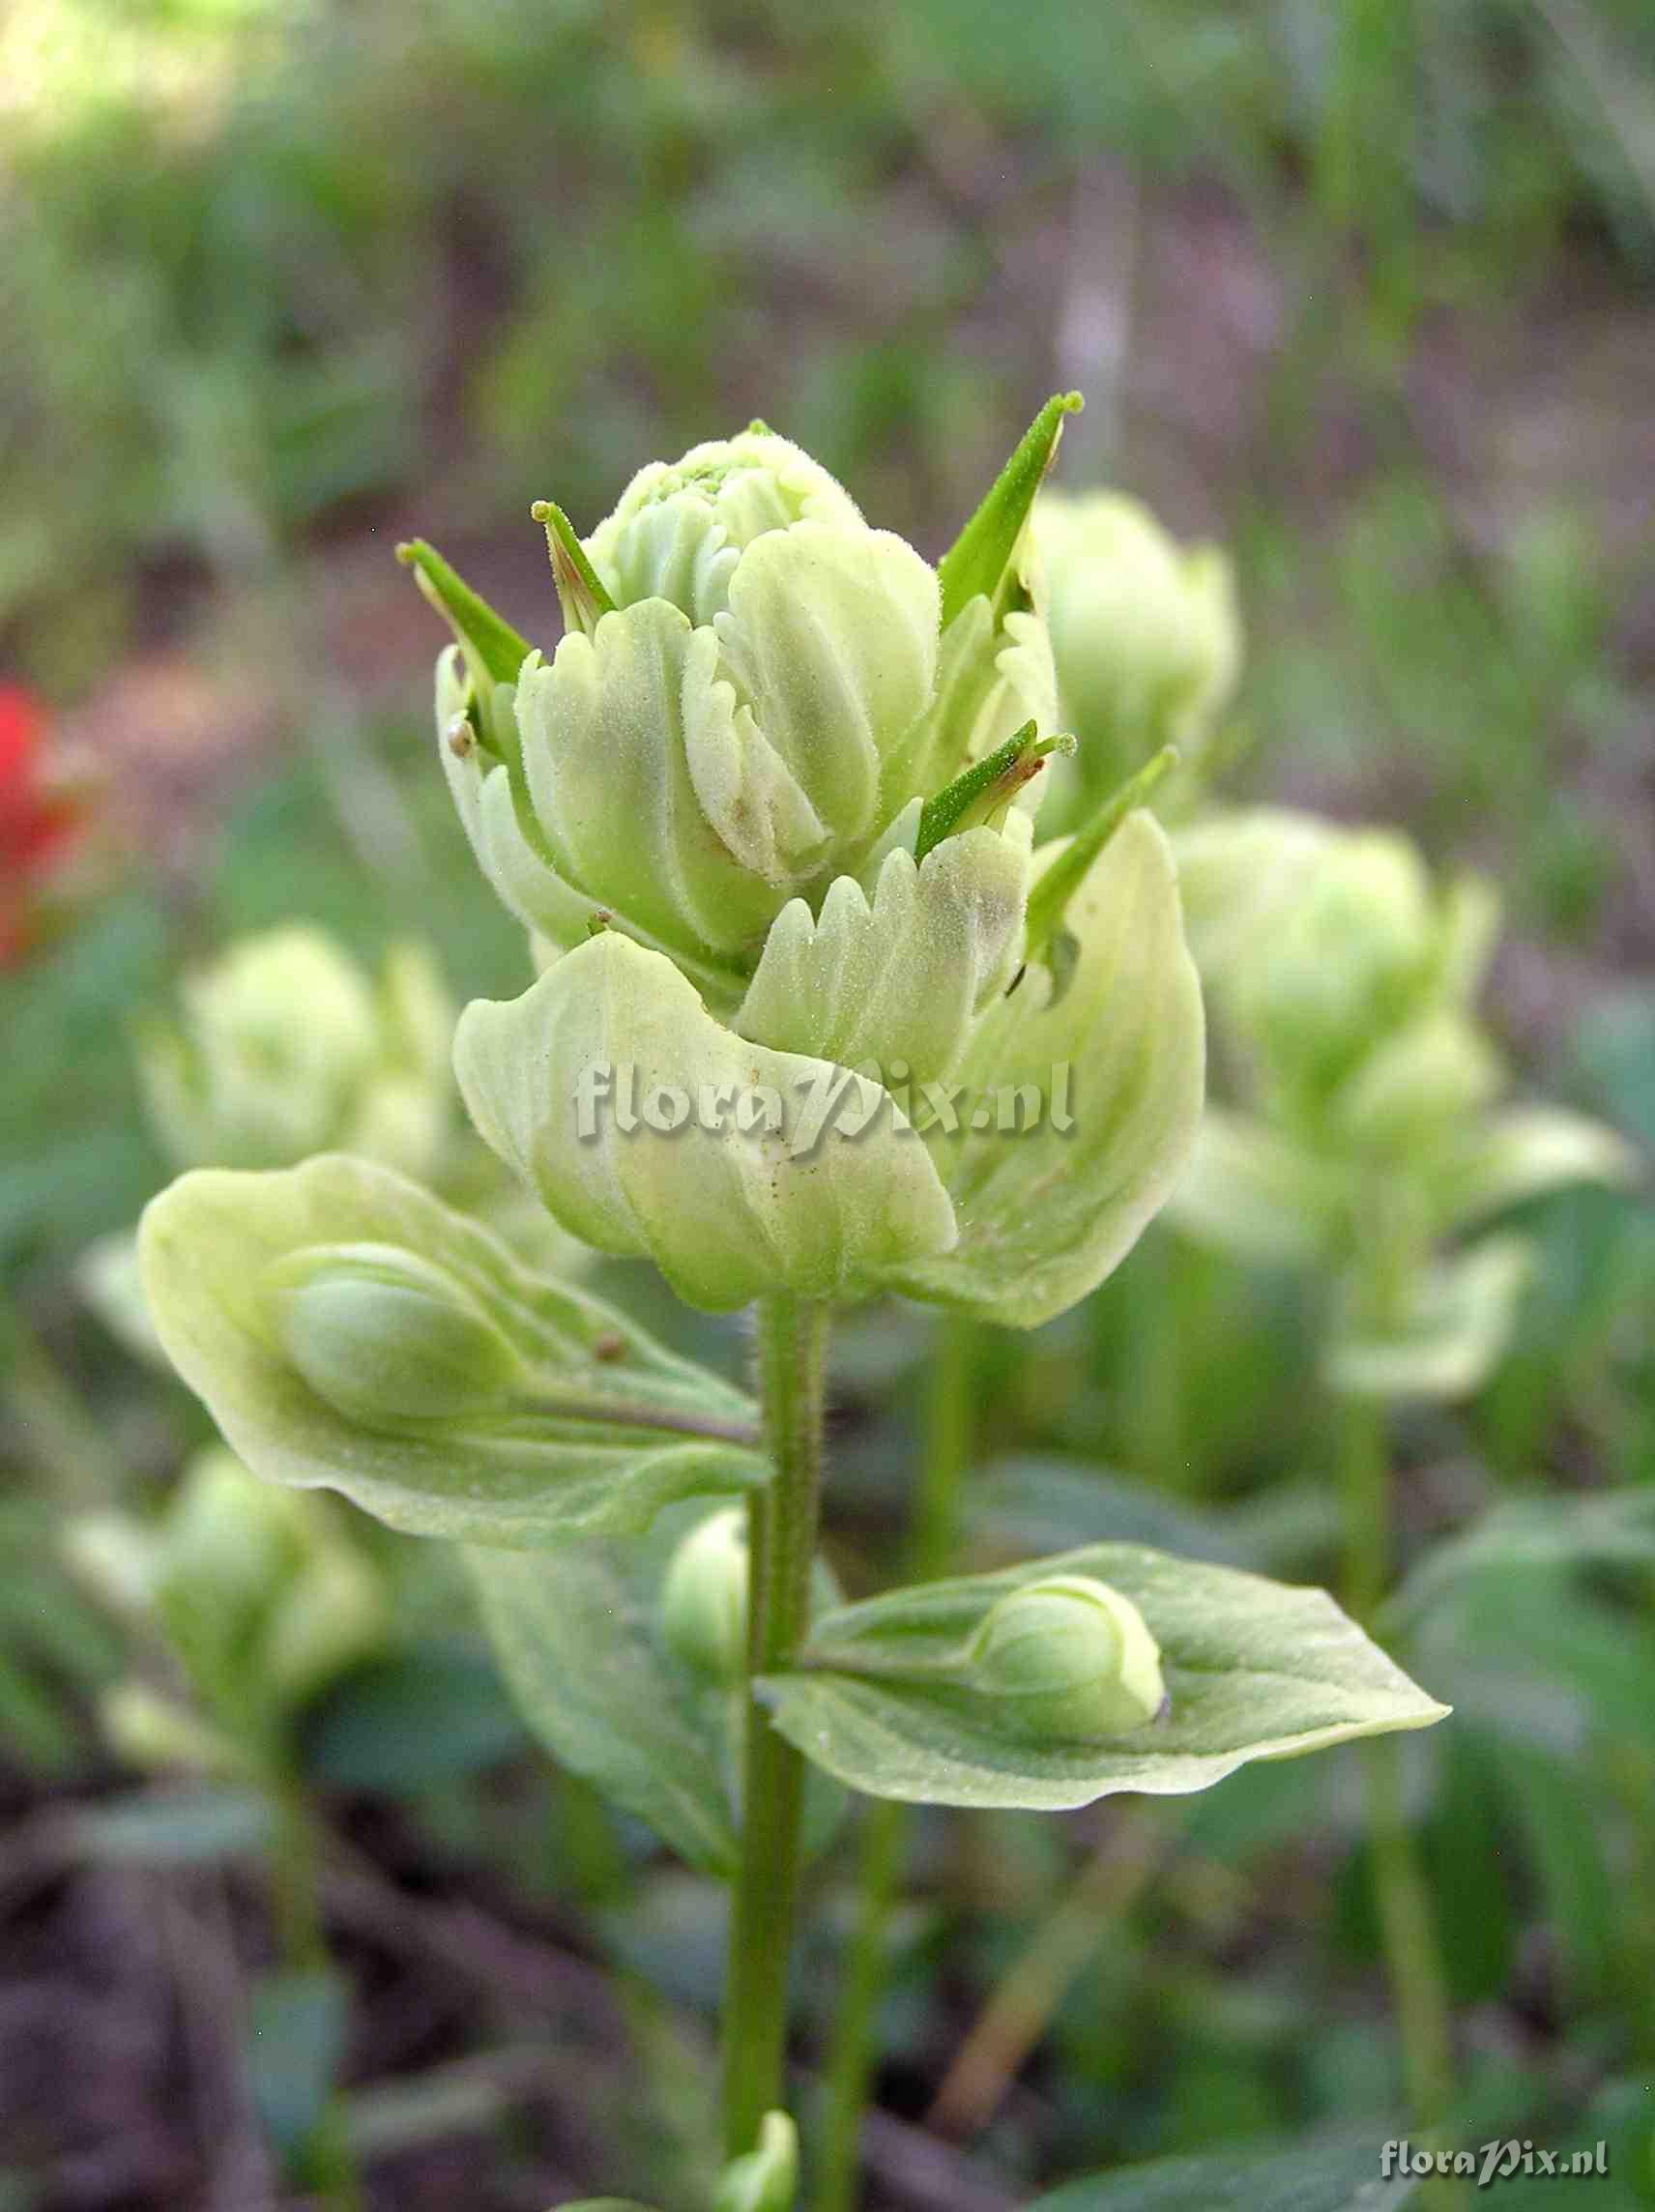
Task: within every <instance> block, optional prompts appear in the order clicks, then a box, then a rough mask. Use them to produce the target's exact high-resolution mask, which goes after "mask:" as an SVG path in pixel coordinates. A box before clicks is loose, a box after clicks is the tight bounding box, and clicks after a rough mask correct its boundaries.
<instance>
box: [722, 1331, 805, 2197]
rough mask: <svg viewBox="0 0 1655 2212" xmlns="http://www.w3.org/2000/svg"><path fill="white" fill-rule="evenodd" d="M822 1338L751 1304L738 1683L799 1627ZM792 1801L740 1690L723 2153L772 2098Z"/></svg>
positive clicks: (783, 1748)
mask: <svg viewBox="0 0 1655 2212" xmlns="http://www.w3.org/2000/svg"><path fill="white" fill-rule="evenodd" d="M827 1329H828V1312H827V1307H826V1306H824V1305H818V1304H814V1303H811V1302H809V1301H807V1300H804V1299H800V1298H795V1297H791V1296H788V1295H779V1294H778V1295H776V1296H774V1297H769V1298H766V1299H764V1300H762V1301H761V1303H760V1306H759V1309H758V1383H759V1395H760V1399H761V1401H762V1404H763V1407H764V1416H765V1437H766V1441H767V1442H768V1444H769V1452H770V1458H771V1461H772V1463H773V1467H774V1473H773V1474H772V1476H771V1479H770V1481H769V1485H768V1486H767V1487H766V1488H765V1489H763V1490H758V1491H755V1492H754V1493H753V1496H752V1498H751V1499H750V1500H749V1502H748V1506H747V1513H748V1529H749V1535H748V1547H747V1549H748V1558H749V1578H750V1579H749V1583H748V1618H747V1673H748V1675H749V1677H750V1676H753V1675H757V1674H768V1673H769V1671H770V1669H771V1668H773V1667H776V1666H779V1665H781V1664H782V1663H783V1662H785V1661H786V1660H787V1659H789V1658H790V1657H791V1656H792V1654H793V1652H794V1650H795V1648H796V1647H797V1646H798V1644H799V1643H800V1642H801V1641H802V1639H803V1637H804V1634H805V1631H806V1630H807V1629H808V1627H809V1624H810V1570H811V1566H812V1563H813V1561H814V1559H815V1556H816V1524H817V1513H818V1500H819V1494H820V1491H821V1485H822V1402H823V1392H824V1387H825V1376H826V1369H827ZM803 1796H804V1762H803V1761H802V1760H801V1759H800V1757H799V1755H798V1752H797V1751H795V1750H794V1748H793V1746H792V1745H791V1744H790V1743H788V1742H786V1741H785V1739H784V1738H783V1737H782V1736H780V1735H778V1734H777V1732H776V1731H775V1730H774V1729H773V1728H771V1726H770V1724H769V1716H768V1715H767V1714H766V1712H765V1710H764V1708H763V1707H762V1706H761V1705H760V1704H759V1703H757V1702H756V1701H755V1700H754V1699H753V1698H752V1697H751V1696H750V1695H749V1697H748V1699H747V1709H746V1734H745V1744H744V1753H743V1761H742V1790H741V1863H740V1868H739V1870H738V1872H737V1876H736V1891H735V1897H734V1900H733V1904H732V1909H731V1914H730V1964H729V1974H728V1979H727V1982H726V1986H725V1993H724V2141H725V2149H726V2151H727V2153H728V2154H729V2155H730V2156H731V2157H733V2158H734V2157H740V2155H741V2153H742V2152H744V2151H749V2150H751V2149H752V2148H753V2145H754V2143H755V2141H756V2140H757V2138H758V2132H759V2122H760V2121H761V2120H762V2119H763V2118H764V2116H765V2114H766V2113H767V2112H768V2111H770V2110H773V2109H774V2108H776V2107H778V2106H780V2105H781V2104H782V2103H783V2101H784V2100H783V2095H782V2077H783V2061H784V2056H785V2052H786V2042H787V1985H788V1965H789V1961H790V1958H791V1954H792V1950H793V1933H794V1911H795V1905H796V1901H797V1896H798V1832H799V1814H800V1809H801V1806H802V1803H803Z"/></svg>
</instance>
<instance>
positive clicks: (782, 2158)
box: [712, 2112, 798, 2212]
mask: <svg viewBox="0 0 1655 2212" xmlns="http://www.w3.org/2000/svg"><path fill="white" fill-rule="evenodd" d="M797 2201H798V2129H797V2128H796V2127H795V2126H794V2124H793V2122H792V2120H791V2119H789V2117H788V2115H787V2114H786V2113H785V2112H767V2113H766V2114H765V2116H764V2118H763V2119H762V2120H761V2121H760V2123H759V2139H758V2141H757V2143H756V2144H755V2145H754V2146H753V2148H752V2149H751V2150H749V2151H743V2152H742V2154H741V2156H740V2158H735V2159H732V2160H731V2161H730V2164H729V2165H728V2166H727V2167H726V2168H724V2171H723V2173H722V2175H721V2176H720V2178H719V2182H718V2194H717V2195H716V2196H715V2197H713V2199H712V2212H793V2207H794V2205H795V2203H796V2202H797Z"/></svg>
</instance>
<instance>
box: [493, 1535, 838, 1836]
mask: <svg viewBox="0 0 1655 2212" xmlns="http://www.w3.org/2000/svg"><path fill="white" fill-rule="evenodd" d="M718 1510H719V1508H718V1507H717V1506H716V1505H708V1504H703V1503H701V1502H699V1501H697V1502H696V1503H694V1504H691V1505H686V1506H684V1507H682V1508H680V1509H678V1510H677V1511H670V1512H667V1513H665V1514H663V1515H662V1516H661V1517H660V1519H659V1520H658V1521H657V1522H656V1524H655V1526H654V1527H653V1528H651V1529H650V1530H649V1532H648V1534H647V1535H646V1536H645V1537H644V1538H643V1539H642V1541H641V1542H633V1543H628V1544H626V1545H624V1546H623V1545H616V1544H604V1543H596V1542H593V1543H582V1544H571V1545H568V1546H566V1547H560V1548H559V1549H558V1550H557V1551H555V1552H539V1553H535V1554H526V1553H516V1552H506V1551H501V1550H498V1549H493V1548H487V1549H485V1548H481V1547H469V1548H468V1549H467V1550H466V1552H465V1554H464V1557H465V1561H466V1565H467V1567H468V1568H469V1569H470V1572H471V1579H472V1585H473V1587H474V1588H475V1589H476V1591H477V1596H478V1603H479V1608H480V1610H481V1614H482V1619H483V1625H484V1626H485V1627H486V1629H487V1630H488V1634H489V1637H490V1640H491V1641H492V1643H493V1645H494V1650H495V1656H496V1658H497V1659H498V1660H499V1663H500V1670H501V1673H502V1674H504V1676H505V1678H506V1682H507V1686H508V1689H509V1690H510V1692H511V1695H512V1697H513V1699H514V1700H515V1701H516V1703H517V1706H518V1709H519V1711H520V1712H521V1713H522V1715H523V1718H524V1719H525V1720H526V1721H527V1722H528V1724H529V1727H530V1729H531V1730H532V1731H533V1732H534V1733H535V1735H536V1736H537V1738H538V1739H539V1741H540V1742H541V1743H542V1744H544V1746H545V1748H546V1749H547V1750H548V1751H549V1752H550V1753H551V1755H552V1757H553V1758H554V1759H556V1760H557V1761H559V1763H560V1764H561V1765H563V1766H566V1767H567V1768H569V1770H570V1771H571V1772H572V1773H575V1774H581V1775H584V1776H585V1777H586V1779H587V1780H588V1781H589V1782H591V1783H592V1784H593V1786H594V1787H595V1789H596V1790H598V1791H600V1793H601V1794H602V1795H603V1796H605V1797H607V1798H609V1799H610V1800H611V1801H612V1802H613V1803H615V1804H617V1805H619V1806H621V1807H623V1808H624V1810H625V1811H626V1812H628V1813H631V1814H633V1815H634V1816H635V1817H636V1818H637V1819H640V1820H643V1821H645V1822H647V1823H648V1825H649V1826H650V1827H652V1828H653V1829H654V1831H655V1833H656V1834H657V1835H659V1836H660V1837H662V1838H663V1839H664V1841H665V1842H667V1843H668V1844H670V1845H671V1846H672V1848H673V1849H674V1850H675V1851H677V1852H678V1854H679V1856H680V1857H681V1858H682V1859H684V1860H685V1861H686V1862H687V1863H688V1864H689V1865H690V1866H692V1867H696V1868H699V1869H700V1870H701V1872H702V1873H704V1874H711V1875H717V1876H720V1877H728V1876H729V1875H730V1874H732V1873H733V1872H734V1870H735V1866H736V1863H737V1858H738V1856H739V1850H740V1846H739V1843H738V1840H737V1833H736V1805H737V1800H738V1797H739V1794H740V1765H741V1700H740V1693H739V1691H735V1690H732V1689H730V1688H728V1687H726V1686H724V1685H722V1684H720V1683H718V1682H716V1681H713V1680H711V1679H710V1678H709V1677H708V1676H706V1675H705V1674H701V1673H700V1672H699V1671H698V1670H697V1669H695V1668H694V1667H692V1666H690V1665H687V1664H686V1663H685V1662H684V1661H682V1659H680V1658H678V1657H677V1656H676V1655H675V1654H674V1652H673V1651H672V1649H671V1647H670V1645H669V1644H668V1643H667V1641H666V1638H665V1636H664V1634H663V1633H662V1632H661V1626H660V1621H659V1617H658V1609H659V1593H660V1586H661V1581H662V1578H663V1576H664V1574H665V1572H666V1568H667V1565H668V1562H669V1560H671V1558H672V1557H674V1556H675V1554H676V1552H677V1550H678V1546H679V1544H680V1542H681V1540H682V1538H683V1537H685V1536H687V1535H688V1534H689V1533H690V1532H691V1531H692V1529H693V1528H695V1527H697V1526H698V1525H699V1524H700V1523H701V1522H704V1521H705V1520H707V1519H708V1518H709V1517H710V1516H711V1514H712V1513H714V1512H716V1511H718ZM839 1597H840V1593H839V1590H838V1586H837V1585H836V1584H835V1583H834V1581H833V1578H832V1576H831V1575H830V1574H829V1572H828V1571H827V1567H826V1566H825V1565H824V1564H823V1563H822V1562H820V1561H818V1563H817V1567H816V1573H815V1580H814V1584H813V1599H812V1603H813V1605H814V1607H815V1609H816V1611H817V1613H818V1614H826V1613H827V1612H828V1611H830V1610H831V1609H833V1608H834V1607H836V1606H837V1605H838V1603H839ZM843 1811H844V1795H843V1792H842V1791H841V1790H838V1789H837V1788H836V1786H835V1785H834V1784H833V1783H831V1782H830V1781H829V1780H828V1778H827V1776H826V1775H823V1774H814V1773H813V1774H811V1775H810V1776H809V1777H808V1779H807V1782H806V1787H805V1806H804V1843H805V1849H806V1850H807V1851H809V1852H812V1853H814V1852H815V1851H817V1850H820V1849H822V1848H825V1847H826V1845H827V1843H828V1842H829V1841H830V1840H831V1838H832V1836H833V1834H834V1832H835V1830H836V1829H837V1827H838V1824H839V1820H840V1818H841V1816H842V1814H843Z"/></svg>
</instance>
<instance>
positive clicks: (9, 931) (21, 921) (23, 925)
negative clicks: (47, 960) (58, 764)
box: [0, 684, 75, 966]
mask: <svg viewBox="0 0 1655 2212" xmlns="http://www.w3.org/2000/svg"><path fill="white" fill-rule="evenodd" d="M45 734H46V716H45V710H44V708H43V707H42V705H41V703H40V701H39V700H38V699H35V698H33V697H32V696H31V695H30V694H29V693H28V692H27V691H22V690H18V689H17V688H16V687H15V685H10V684H0V966H5V965H9V964H10V963H12V962H14V961H15V960H18V959H20V958H21V957H22V955H23V953H24V952H25V951H26V950H27V949H28V946H29V942H30V936H31V920H32V908H33V904H34V894H35V892H36V891H37V890H38V888H39V887H40V883H41V880H42V878H43V877H44V875H45V874H46V873H47V871H48V870H49V868H50V867H51V866H52V864H53V863H54V861H55V860H56V859H58V858H59V857H60V855H61V852H62V849H63V847H64V845H65V844H66V843H67V841H68V839H69V837H70V836H71V834H72V832H73V829H74V818H75V809H74V807H73V804H72V802H71V801H70V800H67V799H66V798H64V797H63V796H62V795H61V794H54V793H52V792H51V791H50V790H49V789H48V788H47V786H46V783H45V780H44V774H43V768H44V761H43V751H42V748H43V744H44V739H45Z"/></svg>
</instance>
